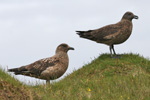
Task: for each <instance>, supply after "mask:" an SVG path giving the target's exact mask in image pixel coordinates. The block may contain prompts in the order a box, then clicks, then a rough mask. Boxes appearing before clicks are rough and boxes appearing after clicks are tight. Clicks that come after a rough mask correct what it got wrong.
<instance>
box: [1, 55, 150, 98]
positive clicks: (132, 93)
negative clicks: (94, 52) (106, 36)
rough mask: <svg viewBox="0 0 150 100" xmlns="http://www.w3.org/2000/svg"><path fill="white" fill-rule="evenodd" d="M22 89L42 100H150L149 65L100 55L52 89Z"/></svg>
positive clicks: (133, 57)
mask: <svg viewBox="0 0 150 100" xmlns="http://www.w3.org/2000/svg"><path fill="white" fill-rule="evenodd" d="M0 73H1V72H0ZM0 77H1V75H0ZM7 77H8V79H7V80H6V81H7V82H9V83H11V84H13V83H14V82H12V81H16V80H14V78H13V79H11V77H10V76H9V75H8V76H6V77H5V78H7ZM5 78H3V79H5ZM9 79H11V80H9ZM8 80H9V81H8ZM15 84H20V82H18V81H16V83H15ZM15 84H14V85H15ZM22 87H26V88H27V90H28V91H30V93H31V95H32V94H33V93H35V94H36V95H37V96H39V97H40V98H41V99H42V100H150V61H149V60H148V59H145V58H143V57H141V56H139V55H137V54H136V55H135V54H124V55H122V56H121V59H112V58H110V55H108V54H103V55H101V56H99V57H98V58H96V59H95V60H93V61H92V62H91V63H89V64H86V65H84V66H83V67H82V68H80V69H78V70H76V71H74V72H73V73H72V74H70V75H67V76H66V77H65V78H64V79H62V80H60V81H59V82H55V83H53V84H51V86H45V85H35V86H25V85H22ZM34 97H35V96H34Z"/></svg>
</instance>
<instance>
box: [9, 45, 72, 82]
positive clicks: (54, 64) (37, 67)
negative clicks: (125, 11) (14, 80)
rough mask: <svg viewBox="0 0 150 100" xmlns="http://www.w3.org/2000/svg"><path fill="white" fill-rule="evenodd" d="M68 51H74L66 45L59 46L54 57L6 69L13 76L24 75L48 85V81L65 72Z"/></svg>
mask: <svg viewBox="0 0 150 100" xmlns="http://www.w3.org/2000/svg"><path fill="white" fill-rule="evenodd" d="M68 50H74V48H72V47H69V46H68V45H67V44H65V43H63V44H60V45H59V46H58V47H57V49H56V53H55V55H54V56H52V57H49V58H45V59H41V60H38V61H36V62H34V63H32V64H29V65H26V66H22V67H20V68H13V69H8V71H9V72H14V74H15V75H25V76H30V77H35V78H39V79H44V80H46V83H47V84H50V80H54V79H57V78H59V77H61V76H62V75H63V74H64V73H65V72H66V70H67V68H68V64H69V58H68V54H67V52H68Z"/></svg>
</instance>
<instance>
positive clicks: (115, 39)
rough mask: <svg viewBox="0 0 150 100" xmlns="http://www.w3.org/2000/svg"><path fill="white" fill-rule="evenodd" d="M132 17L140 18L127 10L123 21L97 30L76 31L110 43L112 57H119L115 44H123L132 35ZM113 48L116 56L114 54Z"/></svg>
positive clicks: (90, 37) (84, 35)
mask: <svg viewBox="0 0 150 100" xmlns="http://www.w3.org/2000/svg"><path fill="white" fill-rule="evenodd" d="M132 19H138V16H136V15H134V14H133V13H132V12H126V13H125V14H124V15H123V17H122V19H121V21H119V22H118V23H116V24H110V25H107V26H104V27H102V28H99V29H96V30H88V31H76V32H77V34H78V35H79V36H80V37H81V38H85V39H89V40H92V41H95V42H97V43H103V44H106V45H108V46H109V48H110V55H111V57H113V58H118V57H119V56H117V55H116V53H115V50H114V45H116V44H121V43H123V42H125V41H126V40H127V39H128V38H129V37H130V35H131V33H132V27H133V25H132ZM112 50H113V53H114V55H115V56H113V54H112Z"/></svg>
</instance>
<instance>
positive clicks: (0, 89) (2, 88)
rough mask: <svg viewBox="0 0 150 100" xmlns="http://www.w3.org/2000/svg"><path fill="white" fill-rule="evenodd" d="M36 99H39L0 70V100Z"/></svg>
mask: <svg viewBox="0 0 150 100" xmlns="http://www.w3.org/2000/svg"><path fill="white" fill-rule="evenodd" d="M36 98H40V96H38V95H37V94H36V93H35V92H34V91H33V90H31V89H30V88H28V87H27V86H25V85H23V84H22V83H21V82H19V81H18V80H16V79H15V78H13V77H11V76H10V75H9V74H8V73H6V72H4V71H3V70H2V69H0V100H32V99H36Z"/></svg>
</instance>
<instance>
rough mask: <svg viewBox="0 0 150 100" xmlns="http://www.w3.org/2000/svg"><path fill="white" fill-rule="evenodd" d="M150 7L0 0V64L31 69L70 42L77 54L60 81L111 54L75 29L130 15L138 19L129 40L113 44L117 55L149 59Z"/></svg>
mask: <svg viewBox="0 0 150 100" xmlns="http://www.w3.org/2000/svg"><path fill="white" fill-rule="evenodd" d="M149 5H150V1H149V0H61V1H60V0H0V64H1V66H2V68H3V69H7V67H8V68H15V67H20V66H23V65H28V64H30V63H32V62H34V61H37V60H39V59H42V58H47V57H51V56H53V55H54V54H55V49H56V47H57V46H58V45H59V44H61V43H67V44H68V45H69V46H71V47H74V48H75V50H74V51H69V52H68V55H69V60H70V62H69V67H68V69H67V72H66V73H65V74H64V75H63V76H62V77H61V78H60V79H62V78H63V77H64V76H66V75H68V74H70V73H72V72H73V71H74V70H77V69H79V68H81V67H82V66H83V65H85V64H87V63H89V62H90V61H91V60H93V59H94V58H96V57H98V56H99V55H101V54H103V53H109V47H108V46H107V45H104V44H98V43H96V42H93V41H90V40H86V39H82V38H79V36H78V35H77V34H76V32H75V31H76V30H82V31H85V30H90V29H97V28H100V27H103V26H105V25H108V24H114V23H117V22H118V21H120V20H121V18H122V16H123V14H124V13H125V12H127V11H131V12H133V13H134V14H135V15H137V16H139V19H138V20H136V19H133V21H132V22H133V31H132V34H131V36H130V37H129V39H128V40H127V41H126V42H124V43H123V44H119V45H115V50H116V53H118V54H124V53H131V52H132V53H134V54H140V55H141V56H144V57H145V58H148V59H149V57H150V51H149V50H150V46H149V45H148V43H150V39H149V37H150V30H149V23H150V20H149V18H150V13H149V9H150V6H149ZM12 75H13V74H12ZM14 77H15V78H17V79H19V80H20V81H21V82H23V83H26V84H30V83H31V84H34V83H35V82H36V83H44V81H42V80H40V79H35V78H30V77H26V76H22V75H19V76H14ZM58 80H59V79H58ZM56 81H57V80H56Z"/></svg>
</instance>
